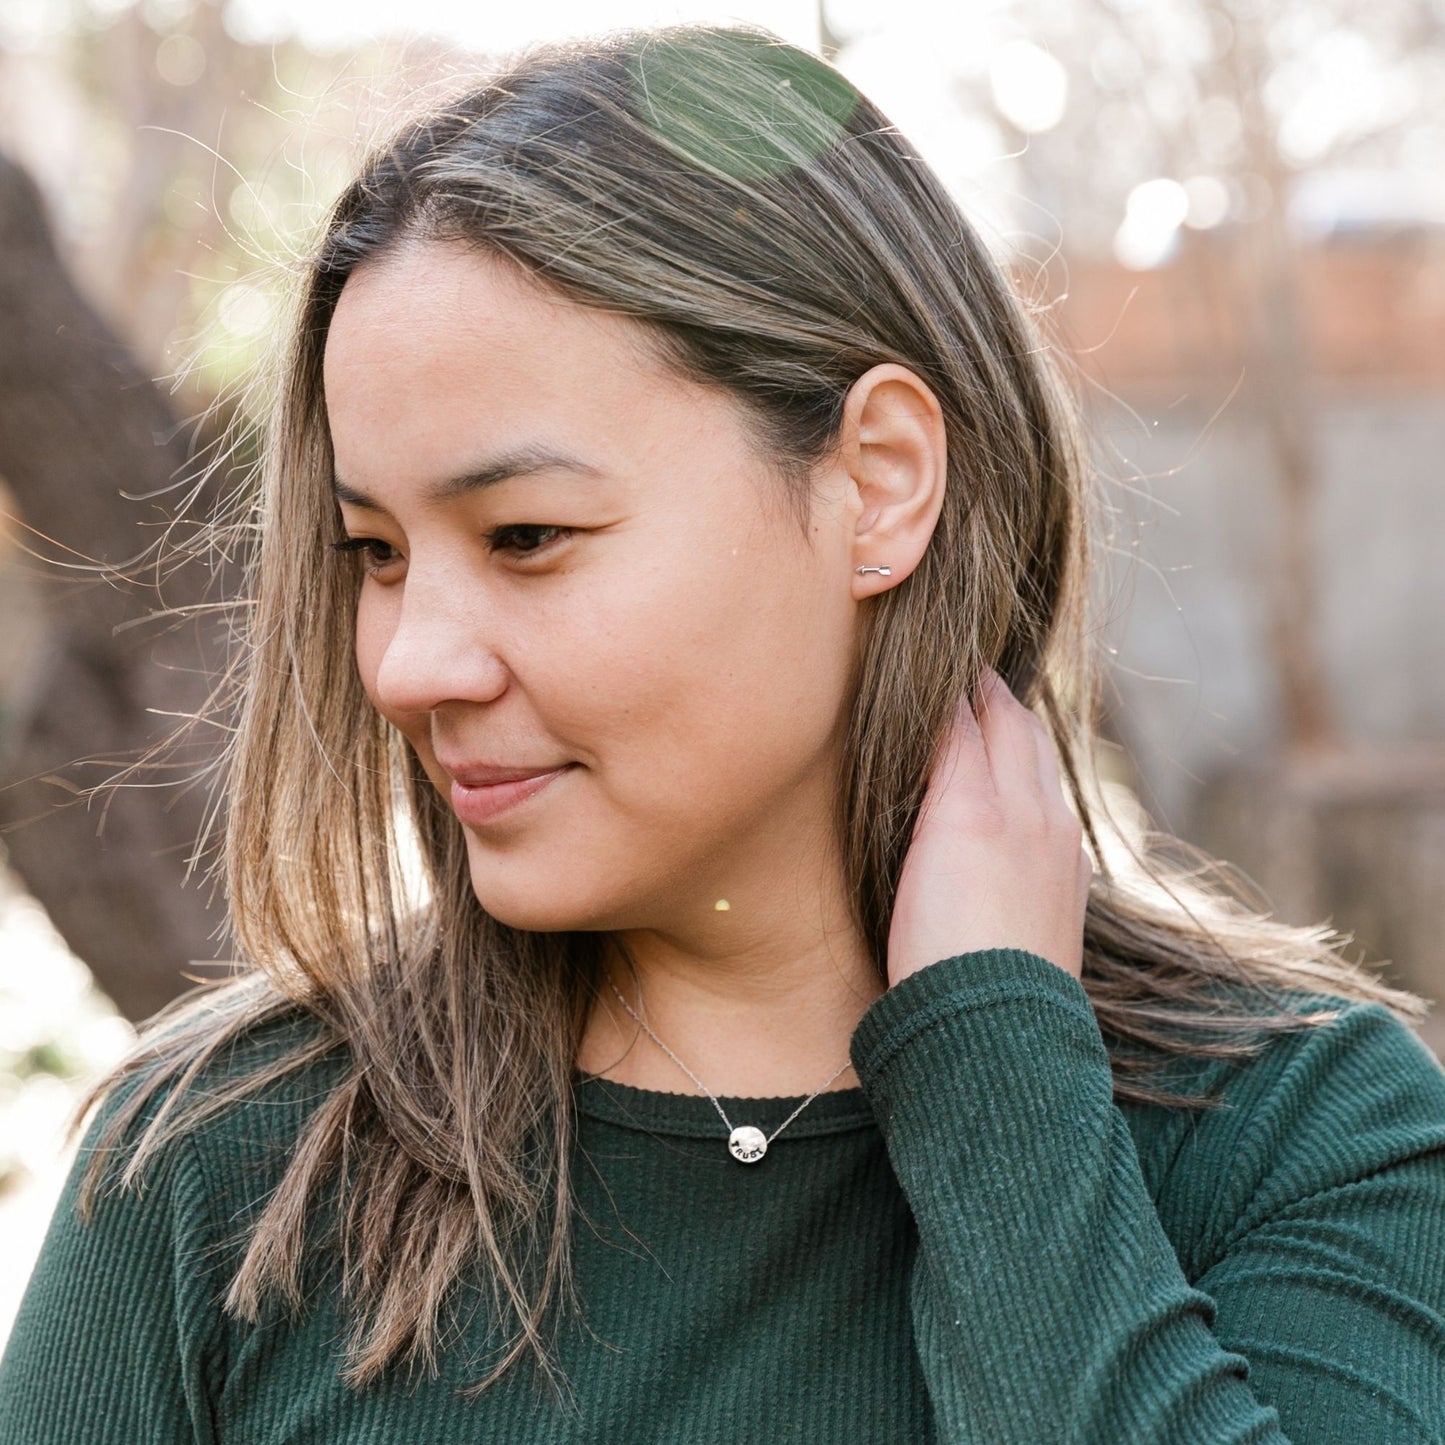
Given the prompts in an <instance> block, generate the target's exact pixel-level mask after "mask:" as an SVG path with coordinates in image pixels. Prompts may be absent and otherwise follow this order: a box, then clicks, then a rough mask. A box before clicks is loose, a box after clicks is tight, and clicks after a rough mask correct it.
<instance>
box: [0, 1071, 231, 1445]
mask: <svg viewBox="0 0 1445 1445" xmlns="http://www.w3.org/2000/svg"><path fill="white" fill-rule="evenodd" d="M115 1102H116V1100H115V1096H111V1097H110V1098H108V1099H107V1101H106V1102H105V1104H103V1105H102V1107H101V1109H100V1111H99V1112H98V1113H97V1116H96V1117H95V1118H94V1119H93V1120H92V1122H91V1124H90V1126H89V1128H88V1129H87V1130H86V1133H85V1136H84V1138H83V1140H82V1142H81V1145H80V1150H79V1153H78V1156H77V1159H76V1162H75V1163H74V1164H73V1165H72V1167H71V1171H70V1174H69V1176H68V1178H67V1179H66V1183H65V1187H64V1189H63V1191H62V1193H61V1196H60V1200H59V1202H58V1204H57V1206H56V1210H55V1213H54V1215H53V1216H52V1219H51V1222H50V1227H49V1230H48V1232H47V1234H46V1237H45V1241H44V1243H43V1245H42V1246H41V1251H40V1256H39V1258H38V1260H37V1261H36V1265H35V1269H34V1271H33V1273H32V1274H31V1277H30V1282H29V1284H28V1286H27V1288H26V1292H25V1295H24V1298H23V1299H22V1301H21V1304H20V1310H19V1313H18V1315H17V1316H16V1319H15V1324H14V1328H13V1330H12V1331H11V1334H10V1339H9V1342H8V1344H7V1347H6V1350H5V1354H4V1357H3V1359H0V1445H52V1442H53V1445H62V1442H63V1445H136V1442H139V1441H144V1442H146V1445H183V1442H184V1445H191V1442H204V1445H210V1442H212V1441H213V1440H214V1439H215V1438H216V1436H215V1434H214V1430H213V1424H212V1418H211V1410H210V1404H209V1399H208V1381H209V1380H210V1378H211V1377H212V1374H213V1371H214V1369H215V1366H216V1362H217V1359H218V1358H219V1354H220V1350H221V1348H222V1343H221V1342H222V1339H223V1331H222V1316H221V1312H220V1308H219V1305H217V1304H214V1303H213V1302H212V1297H211V1283H210V1275H209V1272H208V1270H207V1269H206V1268H205V1260H206V1258H207V1257H208V1247H209V1243H210V1241H209V1238H208V1231H207V1228H206V1221H207V1200H208V1192H207V1190H206V1188H205V1185H204V1183H203V1181H202V1178H201V1174H200V1170H199V1163H198V1160H197V1157H196V1153H195V1149H194V1145H193V1144H192V1142H191V1141H190V1140H189V1139H186V1140H185V1141H183V1142H184V1147H183V1148H181V1147H176V1146H173V1148H172V1149H171V1150H168V1151H167V1152H166V1154H165V1156H164V1157H163V1158H162V1159H161V1160H159V1161H156V1162H154V1163H152V1164H151V1165H150V1166H148V1167H147V1170H146V1173H145V1176H144V1191H143V1194H142V1196H141V1197H140V1198H137V1197H136V1195H135V1194H134V1193H132V1192H129V1191H127V1192H126V1193H124V1194H120V1193H116V1194H110V1193H108V1192H106V1191H107V1188H108V1187H109V1186H110V1185H111V1183H112V1173H113V1172H118V1169H119V1162H118V1161H117V1160H115V1159H112V1161H110V1170H108V1171H107V1178H106V1180H105V1185H104V1186H103V1187H102V1189H101V1190H100V1191H99V1192H98V1193H97V1195H96V1196H95V1198H94V1214H93V1215H92V1217H91V1223H90V1225H89V1226H83V1225H82V1224H81V1223H80V1221H79V1220H78V1218H77V1217H76V1216H75V1212H74V1201H75V1195H76V1192H77V1188H78V1184H79V1176H80V1172H81V1169H82V1167H83V1165H84V1163H85V1160H86V1158H87V1155H88V1151H89V1150H90V1147H91V1146H92V1144H93V1143H94V1141H95V1139H96V1138H97V1136H98V1135H99V1133H100V1130H101V1127H102V1125H103V1122H104V1121H105V1120H106V1119H108V1118H109V1117H110V1115H111V1113H112V1112H113V1106H114V1104H115ZM148 1118H149V1115H148V1114H142V1121H144V1120H148ZM140 1123H141V1121H137V1123H136V1124H135V1125H133V1126H132V1129H131V1130H130V1131H129V1133H128V1138H134V1137H135V1134H136V1131H137V1130H138V1129H139V1127H140Z"/></svg>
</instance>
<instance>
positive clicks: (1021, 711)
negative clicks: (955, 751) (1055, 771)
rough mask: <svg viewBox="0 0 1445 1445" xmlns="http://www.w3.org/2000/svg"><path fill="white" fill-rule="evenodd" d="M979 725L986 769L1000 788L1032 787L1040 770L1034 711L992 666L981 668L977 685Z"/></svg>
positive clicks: (1013, 789)
mask: <svg viewBox="0 0 1445 1445" xmlns="http://www.w3.org/2000/svg"><path fill="white" fill-rule="evenodd" d="M980 694H981V696H980V700H979V709H978V717H979V728H980V731H981V732H982V735H983V745H984V748H985V751H986V752H987V754H988V760H989V770H990V771H991V772H992V774H993V776H994V780H995V782H996V783H997V785H998V787H999V788H1000V790H1010V791H1015V792H1016V791H1017V790H1019V789H1020V788H1029V789H1032V788H1033V787H1034V784H1035V781H1036V780H1037V778H1038V774H1039V758H1038V748H1039V740H1038V736H1037V734H1036V732H1035V731H1034V729H1033V727H1032V726H1031V722H1037V721H1038V720H1037V719H1036V718H1034V716H1033V714H1032V713H1031V712H1030V711H1029V710H1028V708H1026V707H1025V706H1024V705H1023V704H1022V703H1021V702H1020V701H1019V700H1018V699H1017V698H1016V697H1015V696H1014V695H1013V693H1012V692H1011V691H1010V690H1009V687H1008V684H1007V683H1006V682H1005V681H1004V680H1003V678H1002V677H1000V676H999V675H998V673H996V672H995V671H994V670H993V669H992V668H991V667H990V668H985V669H984V678H983V685H982V687H981V689H980Z"/></svg>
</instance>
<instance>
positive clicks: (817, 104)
mask: <svg viewBox="0 0 1445 1445" xmlns="http://www.w3.org/2000/svg"><path fill="white" fill-rule="evenodd" d="M1085 477H1086V464H1085V446H1084V443H1083V441H1082V438H1081V435H1080V432H1079V429H1078V426H1077V423H1076V421H1075V420H1074V412H1073V409H1072V404H1071V402H1070V400H1069V397H1068V393H1067V392H1066V390H1065V389H1064V388H1063V387H1062V386H1061V384H1060V383H1059V381H1058V380H1057V378H1056V376H1055V372H1054V370H1053V364H1052V362H1051V361H1050V359H1049V355H1048V352H1047V351H1046V349H1045V348H1044V346H1043V344H1042V343H1041V340H1040V337H1039V335H1038V333H1037V331H1036V330H1035V329H1034V327H1033V324H1032V321H1031V319H1030V317H1029V314H1028V312H1027V310H1026V308H1025V307H1024V306H1023V305H1022V304H1021V302H1020V301H1019V300H1018V298H1017V297H1016V296H1015V295H1014V293H1013V292H1012V291H1011V290H1010V288H1009V286H1008V284H1007V282H1006V281H1005V279H1004V278H1003V277H1002V275H1001V274H1000V272H999V271H998V269H997V268H996V266H995V265H994V263H993V262H992V261H991V260H990V258H989V256H988V254H987V252H986V250H985V249H984V248H983V246H982V245H981V244H980V242H979V240H978V239H977V237H976V235H975V233H974V232H973V230H972V229H971V228H970V226H969V225H968V223H967V222H966V221H965V220H964V219H963V218H962V217H961V216H960V215H959V213H958V211H957V209H956V208H955V207H954V205H953V204H952V203H951V202H950V200H949V199H948V198H947V196H946V194H945V192H944V191H943V190H942V188H941V187H940V185H939V182H938V181H937V179H936V178H935V177H934V175H933V174H932V173H931V172H930V171H929V170H928V169H927V167H926V166H924V165H923V164H922V163H921V162H920V161H919V160H918V158H917V157H916V156H915V155H914V153H913V152H912V151H911V149H910V147H909V146H908V144H907V142H906V141H905V139H904V138H903V137H902V136H900V135H899V134H898V133H897V131H896V130H894V129H893V128H891V127H890V126H889V125H888V123H887V122H886V120H885V118H884V117H883V116H882V115H881V114H880V113H879V112H878V110H877V109H876V108H875V107H874V106H872V105H871V104H870V103H869V102H868V101H867V100H866V99H864V98H863V97H861V96H859V95H858V94H857V92H856V91H855V90H854V89H853V88H852V87H851V86H850V85H849V84H848V82H847V81H845V80H844V79H843V78H842V77H841V76H840V75H839V74H838V73H837V72H836V71H834V70H833V69H831V68H830V67H829V66H827V65H825V64H823V63H822V62H820V61H818V60H817V59H816V58H814V57H812V56H810V55H808V54H807V53H806V52H803V51H800V50H797V49H794V48H792V47H790V46H787V45H784V44H782V43H781V42H778V41H777V40H776V38H775V37H772V36H770V35H769V34H767V32H763V31H757V30H752V29H745V28H731V29H711V28H703V27H679V28H673V29H668V30H663V31H649V32H620V33H615V34H614V35H612V36H610V37H607V38H604V39H601V40H595V41H586V42H577V43H575V44H568V45H561V46H551V47H545V48H538V49H535V50H533V51H531V52H529V53H526V54H524V55H523V56H522V57H521V58H520V59H519V60H518V62H517V64H516V65H515V67H514V68H513V69H512V70H511V71H510V72H509V73H507V74H506V75H504V76H502V77H500V78H499V79H497V80H496V81H495V82H493V83H491V84H489V85H487V86H486V87H485V88H483V89H480V90H477V91H476V92H475V93H472V94H469V95H466V96H464V97H462V98H461V99H460V100H458V101H457V102H455V103H454V104H451V105H449V106H447V107H444V108H442V109H440V110H438V111H436V112H435V113H431V114H428V115H426V116H424V117H422V118H421V119H420V120H418V121H416V122H415V123H412V124H410V125H408V126H407V127H405V128H404V129H403V130H402V131H400V132H399V133H398V135H397V136H396V137H395V138H394V139H393V141H392V142H391V143H390V144H389V145H386V146H384V147H382V148H381V149H379V150H378V151H376V152H375V154H373V155H372V156H371V158H370V159H369V160H368V162H367V163H366V165H365V167H364V169H363V170H362V171H361V173H360V175H359V176H358V178H357V179H356V180H355V181H354V182H353V183H352V184H351V185H350V186H349V187H348V188H347V189H346V191H345V192H344V194H343V195H342V196H341V198H340V200H339V201H338V202H337V204H336V206H335V208H334V209H333V211H332V213H331V216H330V218H329V220H328V222H327V225H326V228H325V232H324V234H323V235H322V237H321V238H320V240H319V242H318V244H317V246H316V248H315V251H314V254H313V257H312V259H311V261H310V264H309V266H308V267H307V269H306V272H305V275H304V278H303V282H302V285H301V288H300V292H299V298H298V304H297V309H296V313H295V317H294V324H293V325H292V328H291V331H290V336H289V345H288V351H287V354H286V357H285V361H284V365H283V369H282V371H281V375H280V378H279V385H278V387H277V389H276V400H275V406H274V412H273V418H272V424H271V427H270V429H269V432H268V449H267V451H266V454H265V456H264V459H263V463H262V467H261V487H260V491H259V494H258V496H257V497H256V498H255V499H254V514H252V513H251V511H249V510H247V511H246V512H245V513H244V515H242V516H241V518H240V521H241V524H242V525H243V526H247V527H254V529H255V532H256V535H257V539H258V548H257V552H256V558H255V565H254V572H253V581H254V589H253V594H252V595H253V601H252V605H251V606H250V608H249V609H248V621H247V629H248V630H247V633H246V639H245V640H246V646H245V648H244V649H243V650H242V651H241V653H240V654H239V657H238V662H237V669H238V671H237V681H238V683H239V685H240V692H239V699H240V711H239V723H238V726H237V728H236V731H235V733H234V740H233V744H232V747H231V750H230V753H229V754H228V758H227V772H226V785H225V799H226V802H227V808H228V814H227V819H226V838H225V862H226V869H227V875H226V876H227V884H228V890H229V894H230V900H231V908H232V915H233V917H234V920H235V930H236V935H237V940H238V946H239V952H240V954H241V956H242V957H243V958H244V959H245V960H246V968H245V971H244V972H243V973H241V974H240V975H239V976H238V977H237V978H236V979H234V980H232V981H231V982H228V983H226V984H225V985H224V986H222V987H218V988H215V989H211V990H207V991H205V992H203V993H201V994H200V995H199V996H192V997H189V998H188V999H187V1000H184V1001H182V1004H181V1005H180V1006H178V1007H174V1008H172V1009H170V1010H168V1011H166V1012H165V1013H164V1014H163V1015H161V1016H158V1018H157V1020H156V1021H155V1023H154V1026H153V1027H152V1028H151V1029H150V1030H149V1031H148V1034H147V1037H146V1039H145V1042H144V1044H143V1045H142V1046H141V1047H139V1048H138V1049H137V1050H136V1053H135V1055H134V1056H133V1058H131V1059H130V1060H129V1061H127V1063H126V1065H125V1066H124V1067H123V1068H122V1069H120V1070H118V1071H117V1077H116V1078H115V1079H114V1080H110V1081H106V1082H105V1083H104V1084H102V1085H98V1086H97V1088H96V1090H95V1092H94V1094H93V1095H92V1100H91V1102H93V1101H94V1100H96V1099H101V1100H102V1101H103V1104H104V1107H103V1108H102V1109H101V1110H100V1112H99V1113H98V1114H97V1116H96V1118H95V1120H94V1121H93V1122H92V1124H91V1126H90V1129H89V1131H88V1133H87V1136H86V1154H85V1155H83V1156H82V1159H81V1160H80V1161H79V1162H78V1164H77V1167H76V1170H75V1171H74V1173H73V1175H72V1178H71V1180H70V1181H69V1182H68V1184H67V1187H66V1192H65V1195H64V1196H63V1198H62V1200H61V1203H60V1205H59V1207H58V1209H57V1212H56V1217H55V1220H54V1223H53V1224H52V1227H51V1232H50V1234H49V1236H48V1238H47V1240H46V1243H45V1246H44V1250H43V1252H42V1255H41V1258H40V1261H39V1263H38V1265H37V1268H36V1271H35V1274H34V1277H33V1279H32V1281H31V1284H30V1287H29V1290H28V1292H27V1295H26V1298H25V1301H24V1304H23V1306H22V1309H21V1312H20V1316H19V1318H18V1320H17V1323H16V1327H15V1333H14V1336H13V1338H12V1342H11V1345H10V1348H9V1351H8V1353H7V1355H6V1357H5V1360H4V1363H3V1367H0V1415H3V1419H4V1421H5V1423H4V1425H3V1426H0V1439H3V1440H4V1441H7V1442H8V1441H19V1440H25V1441H51V1440H55V1441H60V1440H65V1441H68V1442H77V1441H97V1440H106V1441H111V1440H117V1441H119V1440H125V1441H131V1440H148V1441H170V1440H192V1439H194V1440H216V1441H221V1440H238V1441H239V1440H257V1441H259V1440H266V1441H283V1440H296V1441H299V1440H310V1441H342V1440H346V1441H359V1440H383V1439H384V1440H461V1439H468V1440H495V1441H507V1442H526V1441H543V1440H546V1441H562V1440H588V1441H636V1440H650V1441H651V1440H655V1441H669V1442H673V1441H705V1440H706V1441H729V1442H731V1441H781V1440H801V1441H810V1442H815V1441H816V1442H834V1441H839V1442H842V1441H849V1442H856V1441H866V1442H876V1441H890V1442H891V1441H900V1442H901V1441H908V1442H916V1441H922V1440H930V1439H936V1440H945V1441H986V1442H998V1441H1012V1440H1018V1441H1030V1442H1036V1441H1042V1440H1070V1441H1098V1442H1111V1445H1116V1442H1120V1441H1145V1440H1148V1441H1166V1440H1167V1441H1171V1442H1173V1441H1201V1442H1202V1441H1209V1442H1218V1441H1226V1440H1230V1441H1234V1440H1238V1441H1244V1440H1249V1441H1255V1442H1262V1441H1282V1440H1296V1441H1313V1442H1317V1441H1323V1440H1340V1441H1344V1440H1349V1441H1352V1442H1357V1441H1366V1440H1369V1441H1384V1440H1391V1441H1407V1440H1408V1441H1422V1442H1423V1441H1426V1440H1437V1441H1438V1440H1440V1439H1442V1438H1445V1270H1442V1268H1441V1250H1442V1248H1445V1072H1442V1070H1441V1069H1440V1067H1439V1065H1438V1064H1436V1062H1435V1061H1434V1060H1433V1059H1432V1058H1431V1056H1430V1055H1429V1054H1428V1053H1427V1051H1426V1050H1425V1049H1424V1047H1423V1046H1422V1045H1421V1044H1420V1043H1419V1042H1418V1040H1417V1039H1416V1038H1415V1036H1414V1035H1413V1034H1412V1033H1411V1032H1410V1031H1409V1029H1408V1028H1407V1027H1406V1026H1405V1022H1406V1021H1407V1020H1409V1019H1412V1018H1418V1017H1419V1015H1420V1013H1421V1011H1422V1008H1423V1005H1422V1004H1421V1002H1420V1001H1419V1000H1417V999H1414V998H1413V997H1412V996H1410V995H1407V994H1401V993H1397V992H1395V991H1392V990H1389V989H1387V988H1385V987H1384V986H1383V985H1382V984H1381V983H1379V982H1378V981H1377V980H1376V979H1374V978H1373V977H1372V976H1371V975H1369V974H1368V973H1366V972H1364V971H1363V970H1360V969H1358V968H1356V967H1354V966H1353V965H1351V964H1349V963H1348V962H1346V961H1345V960H1344V959H1343V958H1342V957H1341V956H1340V954H1339V953H1338V951H1337V947H1336V945H1335V943H1334V942H1332V941H1331V940H1330V937H1329V930H1327V929H1324V928H1307V929H1305V928H1291V927H1288V926H1286V925H1284V924H1283V923H1281V922H1279V921H1277V920H1274V919H1271V918H1269V917H1267V916H1260V915H1258V914H1255V913H1252V912H1250V911H1249V910H1248V909H1247V908H1246V907H1245V906H1243V903H1242V902H1241V901H1240V899H1238V898H1237V897H1235V896H1234V895H1232V894H1231V893H1230V892H1229V890H1228V881H1227V878H1226V877H1225V875H1223V874H1220V875H1218V876H1217V877H1216V878H1215V880H1214V881H1213V883H1209V882H1206V881H1204V880H1203V879H1202V878H1201V877H1200V875H1199V873H1198V872H1197V870H1191V869H1186V868H1185V867H1184V866H1182V865H1180V864H1174V865H1171V864H1169V863H1167V862H1166V861H1164V859H1163V858H1162V857H1161V856H1160V852H1161V850H1160V849H1157V848H1156V849H1152V850H1151V849H1149V848H1147V847H1145V846H1142V845H1143V844H1144V842H1145V840H1143V839H1142V838H1141V839H1135V840H1134V843H1135V844H1136V845H1139V846H1132V845H1131V841H1130V838H1129V836H1128V835H1127V833H1126V832H1125V831H1124V830H1121V828H1120V825H1119V824H1118V823H1117V822H1116V821H1115V820H1114V819H1113V818H1111V817H1110V816H1109V814H1108V812H1107V810H1106V809H1105V808H1104V807H1103V805H1102V802H1101V790H1100V789H1099V788H1098V786H1097V781H1096V779H1095V778H1094V777H1093V775H1092V772H1091V771H1090V757H1091V746H1092V736H1093V734H1092V725H1093V714H1094V711H1095V682H1094V678H1095V672H1094V654H1093V650H1092V647H1093V644H1092V641H1091V633H1090V630H1089V626H1088V622H1087V619H1086V617H1085V612H1084V599H1085V596H1086V592H1087V582H1088V551H1087V546H1086V540H1087V532H1088V510H1087V500H1088V493H1087V488H1086V485H1085ZM242 505H243V506H244V507H245V508H247V509H249V508H250V507H251V506H252V499H251V498H250V497H249V496H248V497H247V498H246V499H244V501H243V503H242ZM1161 841H1162V840H1161ZM1086 844H1087V846H1086ZM1096 864H1097V872H1096V869H1095V865H1096ZM92 1149H93V1150H94V1154H93V1157H91V1150H92ZM108 1158H111V1159H114V1160H115V1161H116V1163H117V1164H118V1165H120V1166H122V1167H119V1168H117V1169H116V1170H115V1171H113V1172H112V1173H110V1174H108V1175H105V1176H104V1179H105V1181H106V1182H107V1183H108V1184H109V1186H110V1187H109V1188H108V1189H103V1188H102V1187H101V1184H102V1171H103V1169H104V1163H105V1161H106V1160H107V1159H108ZM142 1185H144V1186H145V1187H144V1188H140V1187H124V1186H142ZM117 1186H119V1187H117ZM526 1364H530V1365H531V1366H532V1368H531V1369H530V1370H528V1369H526V1368H521V1367H522V1366H524V1365H526Z"/></svg>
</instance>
